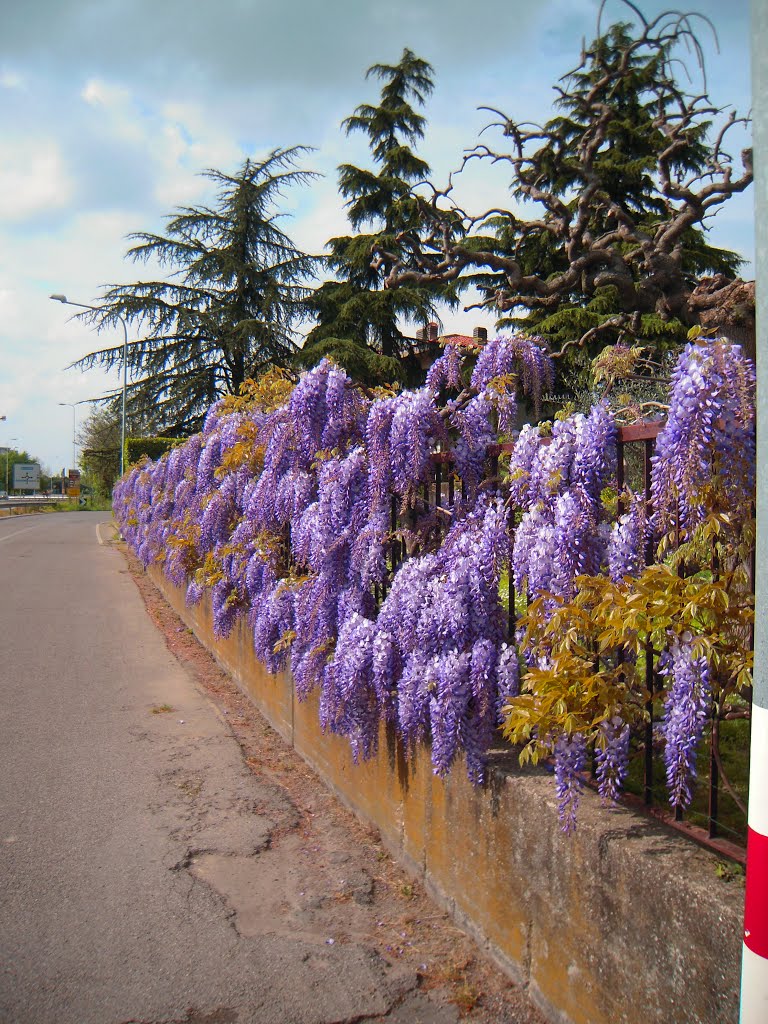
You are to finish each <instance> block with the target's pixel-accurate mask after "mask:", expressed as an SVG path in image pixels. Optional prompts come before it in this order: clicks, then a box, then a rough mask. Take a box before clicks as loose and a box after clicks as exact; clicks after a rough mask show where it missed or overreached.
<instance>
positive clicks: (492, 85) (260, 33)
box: [0, 0, 753, 470]
mask: <svg viewBox="0 0 768 1024" xmlns="http://www.w3.org/2000/svg"><path fill="white" fill-rule="evenodd" d="M639 5H640V7H641V8H642V10H643V12H644V13H645V15H646V16H647V17H648V16H653V15H655V14H657V13H659V12H660V11H662V10H665V9H667V8H668V7H669V6H670V5H669V4H664V3H660V2H658V0H648V2H645V3H642V0H641V2H640V4H639ZM598 7H599V3H598V2H597V0H539V3H537V4H534V3H531V2H530V0H524V2H523V0H485V2H484V3H483V4H482V5H477V6H475V5H472V4H468V3H466V0H461V2H458V0H389V2H388V3H386V4H376V5H373V4H370V5H369V4H365V3H361V2H360V0H324V2H320V0H283V2H282V3H280V4H275V3H274V2H272V0H270V2H266V0H217V2H216V4H215V5H214V4H213V3H209V4H207V5H206V4H203V3H197V4H194V3H193V4H190V3H189V2H188V0H187V2H184V0H151V2H150V0H27V2H26V3H24V4H12V3H11V2H10V0H0V10H2V33H1V34H0V356H2V368H3V372H2V374H0V415H3V414H4V415H6V416H7V420H6V421H5V422H0V445H5V444H7V443H9V441H10V440H11V439H13V438H16V439H17V440H16V441H12V442H11V443H12V444H13V445H14V447H25V448H26V449H27V450H29V451H30V452H31V453H32V454H33V455H35V456H37V457H39V458H40V459H42V461H43V462H44V464H45V465H46V466H47V467H48V468H51V469H54V470H58V469H60V468H62V467H63V466H67V467H68V466H69V465H70V464H71V461H72V454H71V453H72V409H71V408H65V407H62V406H60V405H59V403H60V402H67V403H79V402H84V400H86V399H89V398H93V397H95V396H97V395H99V394H102V393H104V391H105V390H106V389H108V388H110V387H114V386H115V384H116V383H117V378H116V377H113V378H107V377H105V376H104V375H103V374H101V373H99V372H96V371H94V372H91V373H88V374H83V373H80V372H78V371H75V370H65V367H66V366H67V364H68V363H70V362H72V361H73V360H75V359H77V358H78V357H79V356H82V355H84V354H85V353H86V352H88V351H90V350H91V349H93V348H96V347H99V346H100V345H101V344H107V343H108V342H111V341H114V342H116V343H117V342H120V341H121V340H122V338H121V337H119V338H118V337H115V338H114V339H112V338H108V337H107V336H106V335H102V336H101V337H100V338H97V337H96V336H95V335H94V334H92V333H91V332H90V331H89V330H88V328H87V327H85V326H84V325H82V324H80V323H79V322H77V321H69V320H68V317H69V315H70V314H71V313H74V312H75V310H73V309H70V308H68V307H65V306H62V305H60V304H59V303H55V302H51V301H49V299H48V296H49V295H50V294H51V293H53V292H61V293H65V294H66V295H67V296H68V297H69V298H70V299H73V300H75V301H78V302H85V303H93V302H97V301H98V298H99V294H100V286H101V285H103V284H106V283H113V282H126V281H132V280H137V279H139V278H140V277H141V275H142V270H141V268H140V267H137V266H134V265H133V264H131V263H129V262H127V261H126V260H125V259H124V253H125V250H126V248H127V242H126V238H125V236H126V235H127V234H128V233H129V232H132V231H142V230H147V231H158V230H161V229H162V225H163V218H164V216H165V215H166V214H168V213H170V212H171V211H172V210H173V209H174V208H175V207H177V206H180V205H187V204H195V203H201V202H205V201H207V200H208V199H209V198H210V196H209V193H208V191H207V188H208V183H207V182H206V181H205V180H204V179H202V178H200V177H199V172H200V171H201V170H203V169H205V168H206V167H215V168H218V169H221V170H224V171H231V170H233V169H235V168H236V167H237V166H238V164H240V163H241V162H242V160H243V159H244V157H245V156H247V155H260V154H265V153H266V152H268V151H269V150H271V149H272V148H274V147H276V146H292V145H307V146H312V147H315V152H314V153H311V154H309V155H308V157H307V159H306V162H305V165H306V166H307V167H309V168H312V169H314V170H316V171H319V172H321V173H322V174H323V175H324V177H323V178H322V179H320V180H319V181H317V182H315V184H314V185H313V186H311V187H310V188H308V189H306V190H304V191H302V192H296V193H293V194H290V195H289V196H288V197H287V198H286V203H285V209H286V211H289V212H290V213H292V220H290V221H287V222H286V225H287V227H288V230H289V233H290V234H291V235H292V237H293V238H294V240H295V241H296V242H297V243H298V244H299V245H300V246H302V247H303V248H305V249H306V250H307V251H309V252H321V251H322V249H323V246H324V244H325V242H326V241H327V239H328V238H330V237H332V236H333V235H334V234H339V233H345V231H346V227H345V225H346V222H345V219H344V213H343V209H342V207H341V204H340V202H339V200H338V196H337V193H336V173H335V171H336V167H337V165H338V164H339V163H341V162H352V163H362V164H366V163H367V159H368V154H367V149H366V146H365V143H364V141H363V140H362V139H361V138H351V139H349V138H347V137H346V136H345V135H344V134H343V133H342V132H341V131H340V129H339V125H340V122H341V120H342V119H343V118H344V117H346V116H347V115H349V114H350V113H351V112H352V110H353V109H354V107H355V106H357V105H358V104H359V103H361V102H369V101H375V99H376V97H377V95H378V89H377V85H376V82H375V81H373V80H371V81H369V82H366V81H365V77H364V76H365V70H366V68H368V67H369V66H370V65H371V64H373V63H376V62H383V63H394V62H396V61H397V60H398V58H399V56H400V54H401V52H402V50H403V47H405V46H407V47H409V48H410V49H412V50H414V51H415V52H416V53H417V54H418V55H419V56H421V57H424V58H425V59H427V60H429V61H430V63H432V65H433V66H434V68H435V72H436V78H435V92H434V94H433V96H432V98H431V100H430V102H429V104H428V106H427V108H426V115H427V118H428V120H429V127H428V132H427V137H426V139H425V141H424V143H423V145H422V147H421V148H420V153H421V155H422V156H423V157H424V158H425V159H427V160H428V161H429V163H430V164H431V165H432V168H433V177H434V180H436V181H438V182H441V181H444V180H445V178H446V177H447V174H448V173H449V172H450V171H451V170H453V169H455V168H456V167H457V166H458V165H459V163H460V162H461V156H462V153H463V151H464V149H466V148H469V147H471V146H473V145H474V144H475V143H476V142H477V141H478V133H479V132H480V130H481V129H482V128H483V127H484V125H485V124H486V123H487V122H488V115H487V114H485V113H483V112H481V111H478V109H477V108H478V107H479V106H481V105H487V106H490V107H497V108H500V109H502V110H503V111H505V112H506V113H507V114H509V115H510V116H513V117H515V118H517V119H519V120H533V121H537V120H543V119H546V118H547V117H548V116H549V115H550V113H551V103H552V99H553V92H552V85H553V83H554V82H555V81H556V79H557V78H558V77H559V76H560V75H562V74H563V73H564V72H565V71H567V70H569V69H570V68H571V67H573V66H574V65H575V64H576V63H577V60H578V54H579V52H580V48H581V43H582V39H583V38H586V39H587V41H589V40H591V39H592V38H593V37H594V35H595V26H596V19H597V11H598ZM685 9H686V10H696V11H697V12H699V13H701V14H703V15H706V16H708V17H709V18H710V19H711V21H712V23H713V24H714V26H715V28H716V30H717V34H718V37H719V45H720V52H719V54H718V53H717V52H716V50H715V47H714V44H713V41H712V34H711V31H710V30H709V29H708V28H707V26H706V24H705V23H704V22H703V21H702V22H701V24H700V33H699V34H700V38H701V40H702V43H703V44H704V46H705V51H706V66H707V87H708V90H709V94H710V97H711V99H712V100H713V102H715V103H716V104H717V105H718V106H723V107H728V108H730V107H735V108H736V109H737V110H738V111H739V112H740V113H744V112H746V111H747V110H748V109H749V106H750V83H749V6H748V0H734V2H731V3H729V4H728V5H723V4H722V3H721V0H700V2H699V3H698V4H696V5H695V6H694V7H692V8H685ZM629 13H630V12H629V11H628V9H627V8H626V7H625V6H624V5H623V4H622V3H621V2H620V0H609V2H608V3H607V5H606V10H605V13H604V15H603V24H604V25H605V24H609V23H611V22H614V21H618V20H627V18H628V17H629ZM689 64H690V69H691V76H692V82H691V86H690V87H691V88H692V89H695V91H697V92H698V91H701V88H702V87H701V79H700V77H699V75H698V71H697V69H696V64H695V61H694V60H693V59H691V60H690V62H689ZM744 144H746V140H745V139H742V140H736V143H735V148H736V149H737V150H738V149H739V148H741V146H743V145H744ZM505 187H506V178H505V175H504V173H503V171H501V170H500V169H496V171H491V170H490V169H487V168H484V167H480V166H478V165H477V164H475V165H474V166H473V169H472V172H471V173H468V174H466V175H465V176H464V178H463V180H462V183H461V186H460V188H459V189H458V198H459V199H460V200H461V201H462V203H463V204H464V205H466V206H468V207H469V208H471V209H472V210H473V211H480V210H482V209H484V208H486V207H487V206H489V205H493V203H494V202H497V201H500V200H502V199H503V197H504V190H505ZM752 202H753V198H752V194H751V191H750V192H748V193H747V194H746V195H744V196H741V197H738V198H737V199H735V200H733V201H732V202H729V203H727V204H726V206H725V207H724V208H723V211H722V213H721V214H719V215H718V217H717V218H716V220H715V221H714V223H713V227H712V233H711V240H712V242H713V243H714V244H717V245H721V246H724V247H728V248H733V249H736V250H737V251H739V252H740V253H742V254H743V255H744V256H746V257H747V258H748V259H749V260H751V259H752V256H753V227H752ZM746 276H749V269H747V271H746ZM478 322H481V320H479V319H478V317H477V315H476V314H464V315H462V314H458V315H453V316H451V317H447V318H446V320H445V325H446V327H447V328H451V329H465V330H469V329H471V327H472V326H473V325H474V324H476V323H478ZM88 409H89V406H88V405H87V404H81V405H78V406H77V420H78V423H79V422H80V421H81V420H82V419H83V418H84V417H85V416H86V415H87V412H88Z"/></svg>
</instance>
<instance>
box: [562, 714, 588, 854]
mask: <svg viewBox="0 0 768 1024" xmlns="http://www.w3.org/2000/svg"><path fill="white" fill-rule="evenodd" d="M554 755H555V792H556V793H557V804H558V817H559V819H560V828H561V829H562V830H563V832H565V833H566V835H569V834H570V833H572V832H574V831H575V830H576V813H577V811H578V808H579V798H580V796H581V790H582V789H583V785H584V784H583V782H582V779H581V772H583V771H584V765H585V763H586V759H587V745H586V743H585V741H584V737H583V736H582V735H581V734H580V733H574V734H573V735H572V736H569V735H567V734H565V733H563V734H562V735H561V736H559V737H558V739H557V741H556V742H555V748H554Z"/></svg>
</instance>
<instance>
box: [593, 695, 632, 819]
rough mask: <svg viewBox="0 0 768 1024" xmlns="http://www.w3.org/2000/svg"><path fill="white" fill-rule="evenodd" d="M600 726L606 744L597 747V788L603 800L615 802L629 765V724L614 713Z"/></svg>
mask: <svg viewBox="0 0 768 1024" xmlns="http://www.w3.org/2000/svg"><path fill="white" fill-rule="evenodd" d="M600 728H601V732H602V736H603V739H604V741H605V746H600V745H599V744H598V745H596V747H595V760H596V762H597V768H596V773H595V774H596V776H597V789H598V792H599V793H600V796H601V797H602V798H603V800H610V801H611V802H612V803H615V802H616V801H617V800H618V799H619V795H620V793H621V789H622V787H623V785H624V779H625V778H626V777H627V770H628V767H629V726H628V725H626V724H625V723H624V722H623V721H622V720H621V718H620V717H619V716H618V715H614V717H613V718H611V719H610V720H609V721H607V722H603V724H602V725H601V727H600Z"/></svg>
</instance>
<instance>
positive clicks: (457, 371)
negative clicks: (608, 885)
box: [426, 345, 463, 393]
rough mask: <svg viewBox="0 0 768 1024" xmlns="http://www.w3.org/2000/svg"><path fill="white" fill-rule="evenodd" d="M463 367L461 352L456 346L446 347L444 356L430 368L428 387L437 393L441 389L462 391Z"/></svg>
mask: <svg viewBox="0 0 768 1024" xmlns="http://www.w3.org/2000/svg"><path fill="white" fill-rule="evenodd" d="M462 365H463V360H462V358H461V352H460V351H459V349H458V348H457V347H456V345H446V347H445V351H444V352H443V354H442V355H441V356H440V358H439V359H436V360H435V361H434V363H432V365H431V366H430V368H429V371H428V373H427V380H426V386H427V387H428V388H429V390H430V391H434V392H435V393H437V392H439V391H440V389H441V388H447V389H449V390H451V391H458V390H460V388H461V369H462Z"/></svg>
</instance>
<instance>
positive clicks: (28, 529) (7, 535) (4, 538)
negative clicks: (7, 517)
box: [0, 526, 35, 544]
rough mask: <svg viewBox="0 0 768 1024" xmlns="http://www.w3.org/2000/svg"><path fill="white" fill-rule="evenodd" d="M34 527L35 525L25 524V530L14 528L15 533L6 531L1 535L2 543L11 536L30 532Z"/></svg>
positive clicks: (0, 541) (0, 540)
mask: <svg viewBox="0 0 768 1024" xmlns="http://www.w3.org/2000/svg"><path fill="white" fill-rule="evenodd" d="M34 529H35V527H34V526H25V527H24V529H23V530H14V531H13V533H6V534H5V535H4V536H2V537H0V544H2V543H3V541H4V540H10V539H11V537H18V536H19V534H20V533H29V531H30V530H34Z"/></svg>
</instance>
